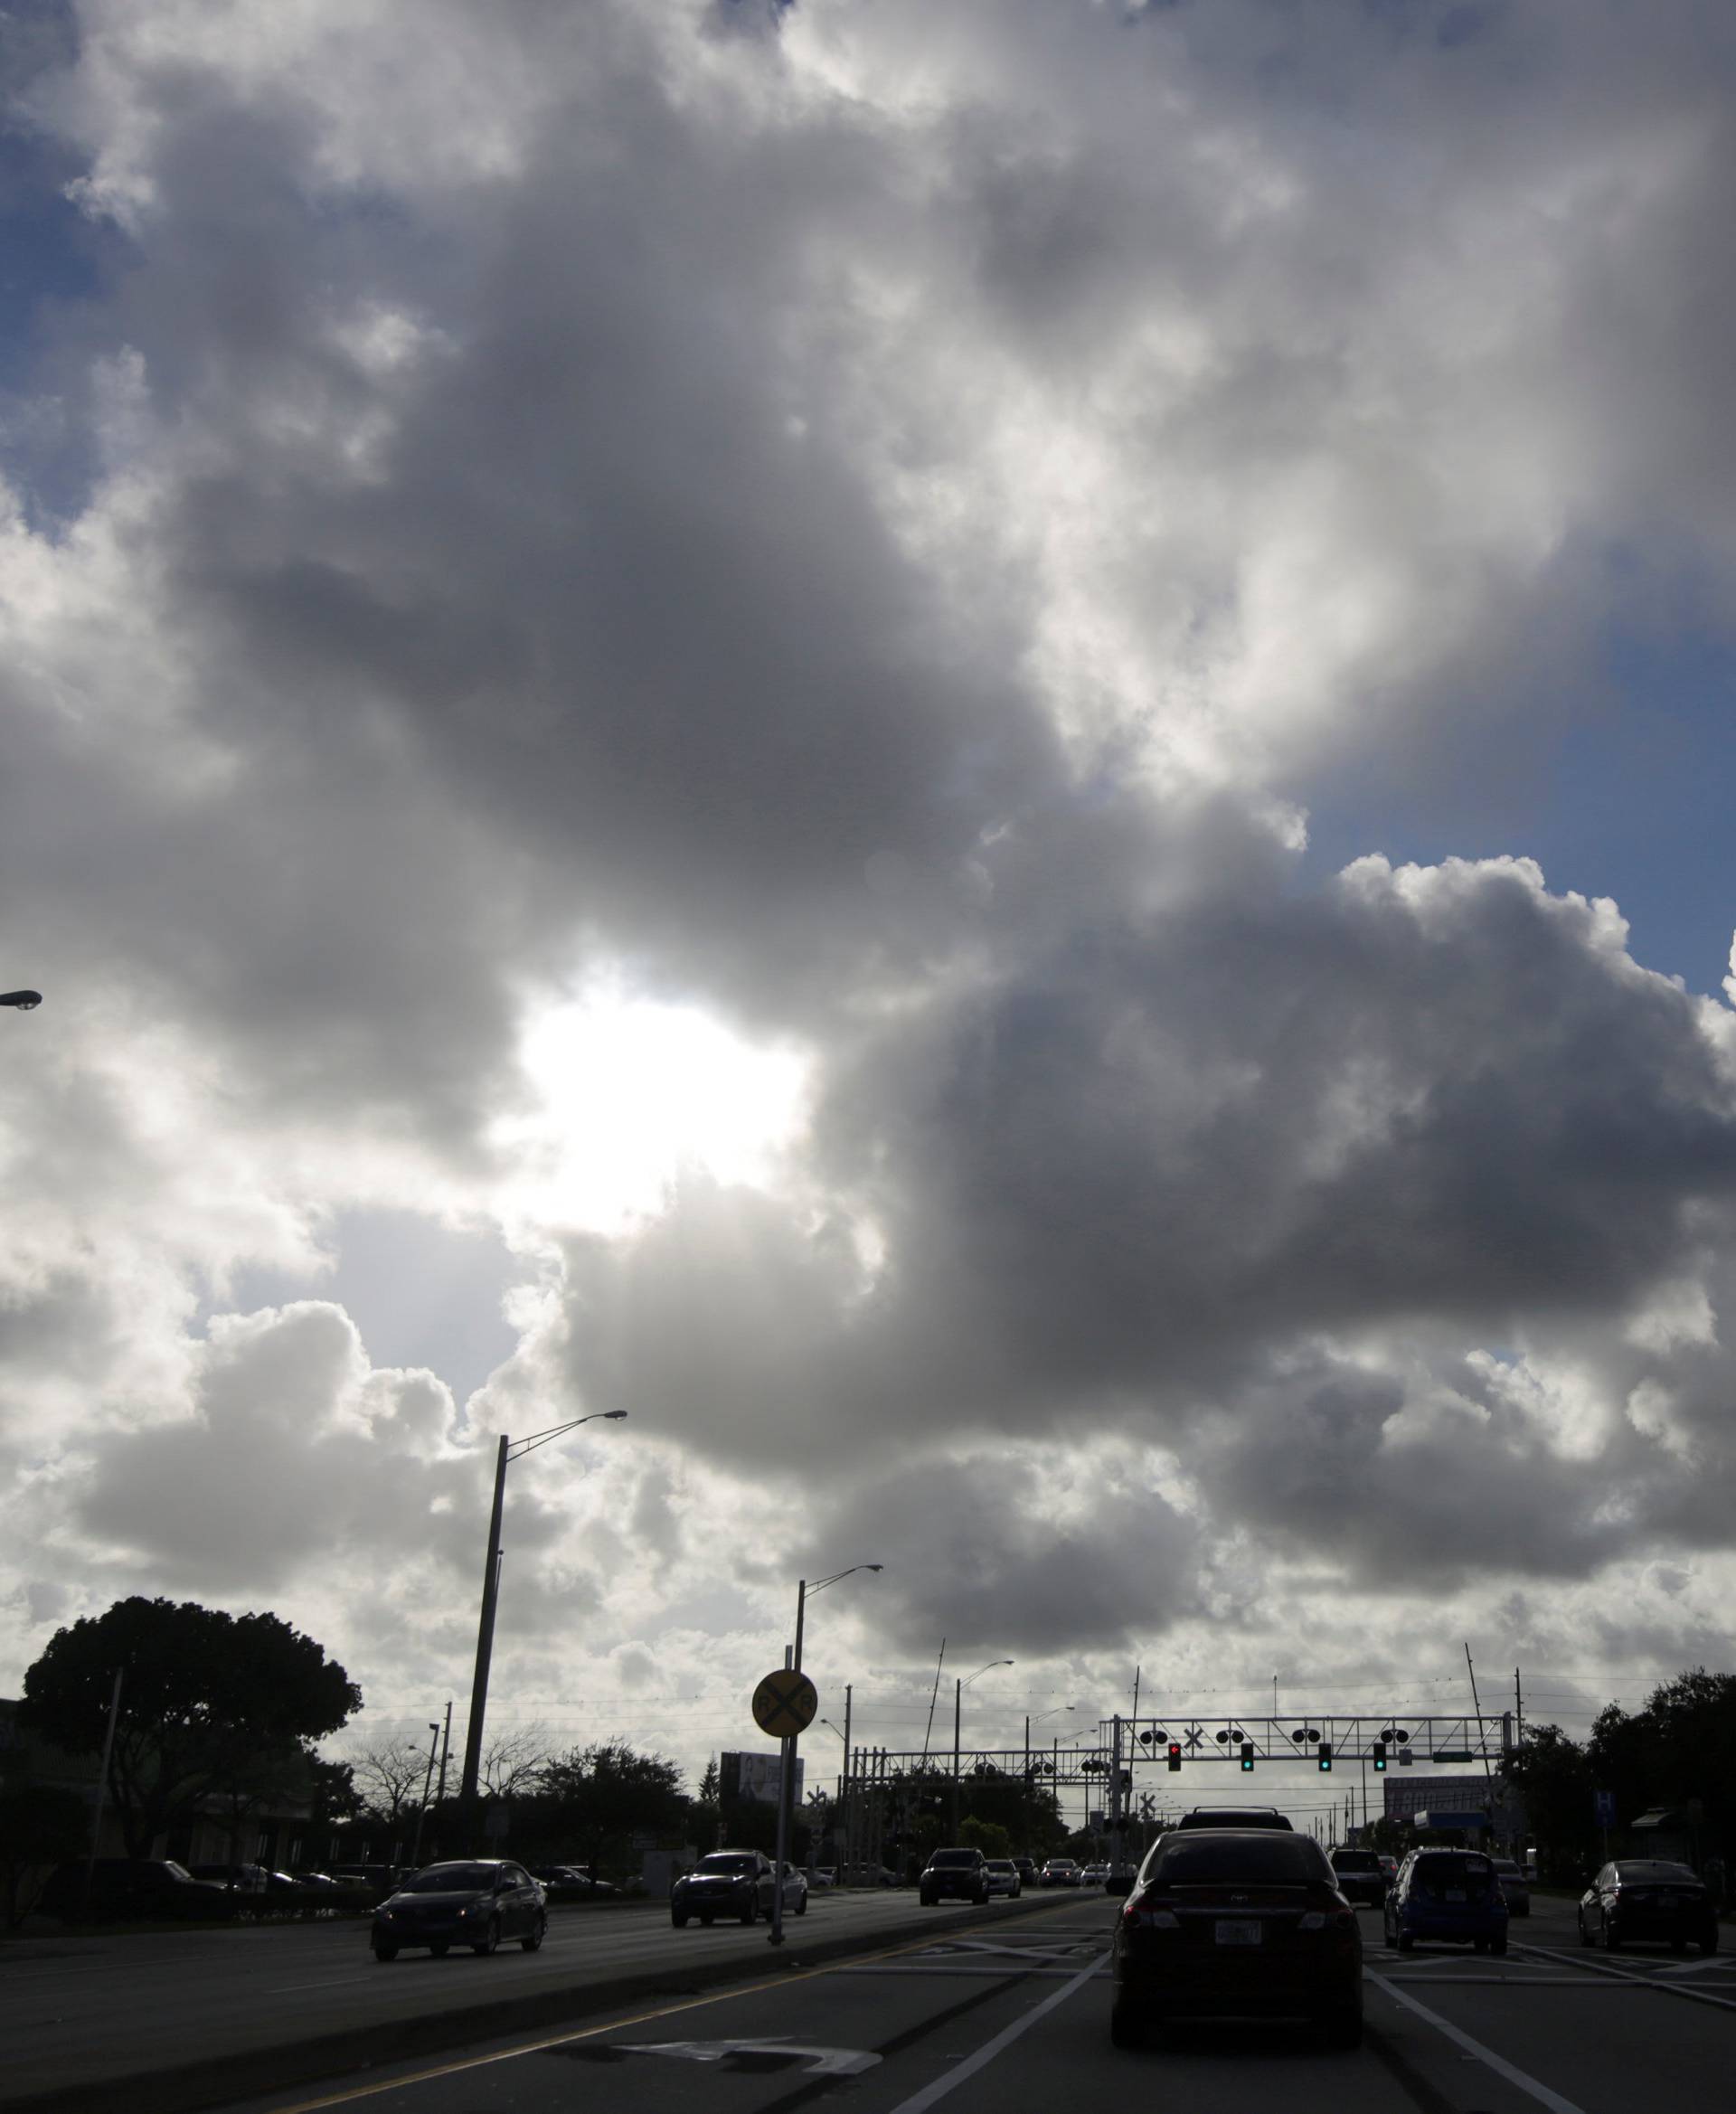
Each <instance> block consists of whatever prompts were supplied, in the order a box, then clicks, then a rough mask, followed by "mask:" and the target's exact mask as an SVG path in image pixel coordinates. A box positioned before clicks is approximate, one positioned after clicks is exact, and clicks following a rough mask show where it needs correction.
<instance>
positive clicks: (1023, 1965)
mask: <svg viewBox="0 0 1736 2114" xmlns="http://www.w3.org/2000/svg"><path fill="white" fill-rule="evenodd" d="M1117 1907H1118V1904H1116V1903H1113V1902H1108V1901H1106V1900H1105V1899H1104V1898H1103V1897H1102V1896H1101V1895H1100V1894H1093V1895H1086V1896H1076V1895H1044V1896H1040V1897H1037V1898H1036V1899H1034V1900H1033V1899H1032V1898H1031V1897H1029V1896H1027V1897H1026V1899H1025V1900H1024V1902H1019V1903H1005V1904H997V1905H996V1906H995V1907H992V1908H990V1909H987V1910H977V1911H968V1912H967V1911H930V1912H929V1915H928V1916H927V1917H926V1918H925V1917H922V1916H921V1915H920V1912H919V1913H917V1914H915V1915H913V1914H912V1905H911V1902H910V1897H909V1896H908V1895H902V1896H888V1897H881V1898H875V1897H871V1896H850V1897H835V1898H832V1899H829V1900H828V1899H824V1898H822V1899H821V1900H819V1901H817V1902H816V1904H815V1908H814V1911H813V1912H812V1913H811V1914H810V1915H809V1916H808V1917H807V1918H806V1919H805V1920H804V1921H803V1923H802V1924H801V1925H799V1926H792V1929H791V1939H792V1942H791V1943H790V1944H789V1945H788V1947H787V1948H786V1949H785V1951H784V1952H783V1953H782V1954H774V1953H773V1952H772V1951H771V1950H770V1949H769V1948H768V1947H767V1945H766V1943H765V1940H764V1933H763V1931H761V1930H741V1929H740V1928H739V1927H731V1928H729V1929H727V1930H726V1929H722V1928H719V1929H717V1930H711V1931H700V1930H693V1929H689V1930H685V1931H673V1930H670V1928H669V1925H668V1922H667V1918H666V1914H665V1913H660V1912H658V1911H654V1910H650V1909H646V1910H643V1911H617V1912H614V1913H610V1914H608V1915H596V1916H587V1915H574V1916H571V1917H566V1918H562V1919H560V1920H558V1921H557V1922H556V1924H555V1926H554V1930H553V1932H552V1938H551V1942H550V1944H549V1945H548V1946H547V1947H546V1948H545V1949H544V1950H543V1951H542V1953H540V1954H537V1955H535V1956H533V1957H529V1956H524V1955H521V1954H519V1953H516V1952H514V1953H509V1954H502V1955H499V1956H497V1957H496V1958H495V1959H492V1960H478V1959H475V1958H471V1957H470V1956H467V1955H454V1956H451V1957H450V1958H447V1959H445V1960H439V1961H436V1960H431V1959H427V1958H421V1957H420V1956H406V1957H405V1958H402V1959H401V1960H399V1961H398V1962H396V1963H394V1965H393V1966H392V1968H379V1967H376V1965H375V1964H374V1962H373V1960H372V1959H371V1958H368V1957H367V1955H366V1954H365V1952H362V1953H361V1954H360V1957H359V1958H358V1957H356V1955H357V1953H358V1950H359V1948H360V1946H361V1943H362V1940H361V1939H360V1937H359V1935H358V1933H357V1932H356V1931H354V1930H341V1929H339V1930H333V1929H326V1930H319V1929H315V1930H295V1931H259V1932H224V1933H212V1934H209V1935H208V1936H205V1937H202V1938H198V1939H195V1938H194V1937H193V1936H192V1935H189V1936H187V1937H184V1938H180V1939H166V1940H165V1941H163V1942H164V1944H165V1946H166V1947H168V1948H169V1949H175V1950H177V1951H178V1952H179V1965H178V1968H177V1967H176V1966H175V1964H174V1963H171V1962H169V1961H167V1960H166V1959H165V1961H164V1962H163V1964H162V1965H161V1966H160V1967H154V1966H152V1965H151V1964H150V1949H151V1945H152V1943H153V1941H150V1940H145V1939H124V1940H115V1941H109V1944H108V1946H107V1948H106V1949H99V1950H93V1951H91V1952H89V1953H87V1954H85V1955H84V1956H83V1957H80V1954H79V1951H78V1949H77V1947H76V1945H73V1946H70V1947H69V1949H68V1952H67V1954H66V1955H65V1956H64V1957H62V1958H59V1959H55V1958H47V1957H40V1956H39V1957H38V1958H34V1959H29V1958H18V1959H14V1960H12V1961H8V1962H7V1963H6V1965H5V1968H0V1988H3V1990H4V1995H3V1996H0V2038H3V2039H4V2043H5V2046H6V2047H7V2049H8V2058H7V2060H6V2062H5V2063H4V2064H0V2103H4V2101H5V2100H6V2099H12V2100H23V2099H24V2097H26V2096H29V2097H32V2098H33V2097H35V2096H36V2095H38V2094H40V2093H41V2092H42V2090H45V2089H46V2088H48V2087H49V2086H51V2085H58V2086H61V2087H62V2088H71V2090H72V2091H73V2092H74V2093H76V2098H72V2097H69V2099H68V2100H67V2102H66V2103H67V2104H68V2105H69V2106H71V2105H73V2104H77V2105H78V2106H79V2107H80V2109H85V2110H88V2114H106V2109H109V2108H110V2107H112V2108H114V2109H117V2114H118V2109H121V2108H123V2107H125V2108H127V2109H138V2108H141V2107H148V2106H152V2105H162V2106H165V2107H166V2106H169V2105H171V2104H177V2103H178V2104H180V2105H183V2106H188V2105H192V2104H194V2103H199V2104H203V2105H207V2106H209V2105H213V2104H221V2105H222V2106H224V2107H226V2108H228V2109H231V2110H232V2114H291V2109H296V2110H309V2114H310V2110H311V2109H314V2108H320V2109H329V2108H336V2107H354V2108H355V2109H357V2114H507V2110H509V2109H510V2110H517V2109H536V2110H537V2114H543V2110H544V2109H556V2108H561V2107H564V2106H568V2105H572V2104H579V2103H582V2104H583V2105H584V2107H585V2108H586V2109H587V2114H794V2109H797V2108H800V2107H804V2106H806V2105H807V2103H808V2102H809V2101H811V2100H819V2099H821V2098H823V2097H830V2096H834V2095H842V2096H843V2097H844V2098H846V2099H847V2100H848V2101H849V2103H850V2106H851V2109H852V2114H927V2110H928V2109H930V2108H935V2107H939V2106H940V2105H941V2104H942V2102H944V2103H945V2105H946V2108H947V2114H1038V2110H1039V2109H1041V2110H1042V2114H1053V2109H1056V2108H1058V2107H1061V2108H1071V2107H1075V2106H1089V2105H1090V2104H1092V2103H1094V2102H1096V2101H1098V2100H1101V2102H1102V2103H1103V2104H1105V2105H1106V2106H1109V2105H1112V2104H1114V2103H1116V2102H1117V2101H1118V2100H1121V2099H1123V2098H1124V2097H1125V2096H1126V2095H1127V2094H1129V2093H1131V2094H1134V2095H1137V2096H1138V2097H1139V2098H1141V2099H1142V2100H1154V2101H1155V2100H1162V2101H1163V2102H1164V2103H1165V2104H1172V2103H1175V2104H1194V2105H1209V2106H1212V2107H1214V2108H1222V2109H1233V2110H1235V2114H1241V2110H1242V2109H1265V2108H1270V2109H1272V2114H1316V2110H1317V2114H1327V2110H1328V2109H1330V2110H1331V2114H1537V2109H1550V2110H1551V2114H1634V2110H1635V2109H1654V2108H1656V2109H1668V2110H1669V2114H1702V2110H1704V2114H1712V2110H1713V2109H1717V2110H1719V2114H1722V2109H1726V2108H1728V2107H1729V2106H1730V2105H1731V2103H1732V2099H1733V2098H1736V1955H1731V1954H1728V1953H1720V1954H1718V1955H1716V1956H1714V1957H1713V1958H1710V1959H1703V1958H1701V1957H1700V1956H1699V1955H1698V1954H1693V1955H1690V1956H1688V1957H1686V1958H1682V1957H1678V1956H1675V1955H1672V1954H1671V1953H1669V1952H1667V1951H1647V1952H1635V1951H1632V1950H1628V1951H1624V1952H1622V1953H1620V1954H1618V1955H1616V1956H1613V1957H1611V1956H1609V1955H1606V1954H1604V1953H1602V1952H1587V1951H1584V1950H1582V1949H1580V1946H1579V1944H1578V1941H1577V1939H1576V1937H1575V1934H1574V1930H1573V1924H1572V1915H1571V1909H1570V1908H1568V1907H1567V1906H1566V1905H1565V1904H1563V1903H1560V1902H1550V1901H1548V1900H1547V1899H1544V1900H1542V1901H1540V1902H1538V1904H1537V1908H1536V1912H1535V1913H1534V1914H1533V1916H1532V1917H1531V1918H1530V1919H1529V1921H1520V1922H1515V1924H1514V1935H1513V1942H1512V1947H1511V1949H1510V1951H1509V1952H1508V1954H1507V1956H1506V1958H1504V1959H1495V1958H1484V1957H1478V1956H1475V1955H1472V1954H1469V1953H1467V1952H1463V1951H1459V1950H1449V1949H1440V1950H1429V1949H1420V1950H1419V1951H1417V1952H1413V1953H1408V1954H1406V1955H1404V1956H1402V1957H1401V1956H1399V1955H1398V1954H1396V1953H1389V1952H1388V1951H1387V1950H1386V1949H1385V1948H1384V1946H1383V1945H1382V1942H1381V1935H1380V1919H1379V1917H1378V1916H1377V1915H1375V1914H1373V1912H1372V1911H1371V1912H1367V1913H1364V1915H1363V1919H1362V1922H1363V1939H1364V1944H1365V1948H1366V1953H1365V1977H1366V2002H1367V2029H1368V2030H1367V2034H1366V2038H1365V2040H1364V2043H1363V2047H1362V2048H1361V2049H1360V2050H1358V2051H1357V2052H1355V2053H1350V2054H1344V2053H1329V2052H1327V2051H1326V2050H1325V2049H1323V2048H1322V2047H1320V2046H1319V2045H1318V2044H1317V2043H1316V2041H1315V2040H1314V2038H1313V2037H1312V2036H1311V2035H1309V2034H1307V2033H1306V2032H1304V2031H1302V2030H1301V2029H1299V2028H1291V2027H1286V2026H1274V2027H1267V2028H1251V2027H1245V2026H1244V2027H1212V2026H1203V2027H1199V2028H1196V2029H1193V2030H1187V2031H1181V2032H1176V2033H1172V2034H1170V2035H1168V2036H1167V2037H1166V2038H1165V2042H1164V2043H1163V2044H1162V2045H1161V2046H1159V2047H1156V2048H1152V2049H1146V2050H1140V2051H1137V2052H1125V2051H1118V2050H1115V2049H1112V2048H1111V2047H1110V2046H1109V2032H1108V2011H1109V1982H1108V1974H1107V1947H1108V1940H1109V1930H1110V1927H1111V1923H1112V1920H1113V1917H1114V1915H1115V1913H1116V1911H1117ZM1726 1935H1729V1933H1728V1932H1727V1934H1726ZM91 1942H92V1943H93V1944H94V1945H100V1941H91ZM834 1948H838V1949H842V1957H831V1958H826V1954H827V1952H828V1951H831V1950H832V1949H834ZM712 1974H721V1975H730V1976H733V1977H734V1978H733V1979H732V1980H731V1981H729V1982H728V1983H727V1984H725V1985H723V1986H721V1987H705V1986H704V1977H706V1976H707V1975H712ZM636 1976H637V1977H639V1978H640V1987H639V1988H638V1990H637V1994H632V1995H628V1994H626V1989H627V1984H628V1983H629V1982H630V1981H632V1979H633V1977H636ZM273 1977H275V1979H274V1978H273ZM611 1977H613V1980H612V1981H611ZM610 1988H614V1989H616V1990H618V1991H619V1992H621V1994H620V1995H619V1996H618V2000H615V2001H612V2002H607V2003H606V2007H604V2008H599V2000H606V1999H607V1997H608V1992H609V1989H610ZM479 1994H480V1996H481V1999H482V2001H483V2002H484V2003H485V2004H486V2003H490V2002H495V2001H497V2000H498V1999H500V1998H503V1997H509V1996H510V1997H511V1998H512V1999H513V2000H514V2001H516V2000H517V1999H518V1998H519V1997H521V1996H537V1997H538V1998H539V2000H542V1999H544V1998H545V1999H546V2000H547V2003H548V2005H549V2008H550V2015H549V2017H548V2018H547V2019H546V2020H544V2021H542V2022H541V2023H538V2024H529V2023H526V2022H525V2020H524V2019H523V2018H522V2017H516V2018H509V2017H506V2016H505V2015H500V2014H496V2013H490V2012H489V2011H488V2010H486V2009H468V2010H467V2007H471V2006H473V2005H476V2003H477V2000H478V1996H479ZM57 2005H61V2006H64V2009H63V2010H62V2011H60V2012H56V2010H55V2007H56V2006H57ZM563 2006H567V2007H570V2009H571V2016H569V2017H565V2018H562V2017H560V2016H558V2015H557V2014H558V2013H559V2012H560V2011H561V2009H562V2008H563ZM466 2014H467V2015H466ZM430 2016H438V2017H439V2019H440V2020H442V2021H444V2022H445V2028H446V2030H445V2031H444V2033H443V2034H442V2035H441V2037H442V2038H443V2039H444V2040H445V2042H446V2043H447V2044H446V2045H445V2046H444V2047H443V2048H441V2049H440V2050H439V2052H432V2051H431V2050H430V2052H428V2053H420V2054H410V2055H408V2056H404V2057H402V2058H401V2059H399V2060H395V2061H394V2060H392V2058H391V2056H390V2053H389V2051H390V2049H391V2046H392V2034H393V2033H394V2032H396V2031H400V2030H402V2029H403V2028H404V2026H405V2022H414V2021H415V2020H416V2019H418V2018H422V2019H427V2018H429V2017H430ZM344 2032H351V2033H359V2034H360V2035H361V2036H362V2041H361V2043H360V2044H359V2045H358V2046H357V2047H355V2048H352V2049H351V2050H350V2052H349V2053H341V2052H337V2047H338V2044H337V2040H336V2039H335V2036H337V2035H341V2034H342V2033H344ZM370 2039H371V2041H372V2044H371V2045H369V2044H368V2043H369V2042H370ZM189 2041H190V2043H191V2045H192V2046H193V2047H194V2048H196V2049H199V2050H201V2051H203V2052H205V2053H235V2052H237V2051H241V2052H242V2056H241V2059H242V2061H243V2062H244V2063H245V2070H244V2072H237V2073H231V2082H230V2083H229V2084H228V2086H227V2087H225V2088H224V2091H223V2094H222V2096H219V2097H213V2090H212V2088H213V2082H214V2080H215V2078H216V2076H217V2074H218V2073H216V2072H212V2073H211V2075H210V2076H208V2077H207V2078H206V2080H205V2081H204V2084H203V2087H201V2086H200V2085H199V2084H198V2082H197V2081H187V2080H186V2077H185V2073H184V2072H183V2083H182V2084H181V2085H179V2086H177V2087H175V2090H172V2091H170V2092H168V2093H167V2094H166V2096H165V2095H160V2094H153V2093H152V2092H151V2091H150V2090H148V2089H146V2090H143V2091H141V2090H140V2089H139V2087H138V2086H137V2083H135V2084H132V2085H128V2086H127V2087H124V2088H123V2087H122V2086H121V2085H120V2084H119V2083H118V2079H119V2078H120V2077H121V2076H122V2075H123V2074H125V2069H126V2066H127V2064H128V2063H129V2062H130V2065H131V2068H132V2070H133V2072H134V2073H135V2076H137V2072H139V2071H140V2070H142V2069H146V2068H148V2067H149V2064H150V2063H151V2062H156V2063H161V2064H164V2065H165V2066H166V2065H168V2064H169V2063H170V2062H172V2060H173V2059H174V2058H175V2057H177V2056H178V2055H183V2054H184V2053H186V2052H187V2048H188V2045H189ZM316 2044H324V2045H327V2046H330V2047H332V2048H333V2049H334V2051H335V2053H334V2054H333V2056H332V2058H331V2059H330V2060H329V2061H328V2062H325V2063H324V2064H323V2065H321V2066H320V2067H322V2068H323V2069H324V2070H325V2072H326V2074H325V2076H324V2078H323V2079H322V2081H319V2082H318V2083H309V2082H307V2081H306V2077H305V2072H306V2065H305V2064H304V2065H303V2076H304V2081H301V2082H298V2083H297V2084H295V2085H293V2086H290V2085H287V2084H285V2082H284V2076H285V2073H284V2072H281V2071H275V2072H274V2066H275V2065H276V2064H278V2063H280V2062H283V2061H286V2060H288V2052H289V2051H290V2049H291V2048H292V2046H297V2045H298V2046H299V2047H301V2048H302V2049H304V2050H305V2049H306V2048H307V2047H309V2046H313V2045H316ZM274 2048H276V2049H277V2050H278V2053H276V2054H274V2053H272V2052H271V2051H272V2050H273V2049H274ZM248 2050H250V2051H251V2052H252V2053H245V2052H246V2051H248ZM367 2057H371V2058H372V2060H365V2066H364V2059H365V2058H367ZM75 2073H76V2074H75ZM279 2087H280V2088H281V2089H274V2088H279ZM177 2094H178V2098H177Z"/></svg>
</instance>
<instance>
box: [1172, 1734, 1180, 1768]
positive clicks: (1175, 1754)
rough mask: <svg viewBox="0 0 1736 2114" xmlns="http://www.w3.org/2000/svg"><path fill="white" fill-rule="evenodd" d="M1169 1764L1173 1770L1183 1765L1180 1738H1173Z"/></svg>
mask: <svg viewBox="0 0 1736 2114" xmlns="http://www.w3.org/2000/svg"><path fill="white" fill-rule="evenodd" d="M1169 1766H1170V1768H1171V1769H1173V1770H1175V1769H1180V1768H1181V1766H1182V1743H1181V1741H1179V1740H1172V1741H1170V1743H1169Z"/></svg>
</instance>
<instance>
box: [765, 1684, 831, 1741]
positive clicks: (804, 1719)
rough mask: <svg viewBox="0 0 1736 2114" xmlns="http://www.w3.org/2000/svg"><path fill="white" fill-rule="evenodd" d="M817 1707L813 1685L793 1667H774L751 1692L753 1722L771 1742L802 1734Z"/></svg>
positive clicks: (794, 1737)
mask: <svg viewBox="0 0 1736 2114" xmlns="http://www.w3.org/2000/svg"><path fill="white" fill-rule="evenodd" d="M819 1707H820V1699H819V1695H818V1693H817V1692H816V1689H815V1686H814V1684H813V1683H812V1682H811V1681H810V1680H809V1679H808V1677H807V1675H806V1674H798V1673H797V1671H796V1669H795V1668H794V1667H793V1666H775V1667H774V1668H773V1669H772V1671H771V1672H770V1673H769V1674H768V1675H766V1677H765V1679H764V1680H763V1681H762V1682H761V1683H760V1685H759V1687H758V1688H756V1689H755V1690H754V1692H753V1722H754V1723H755V1724H756V1725H758V1726H759V1728H760V1731H761V1732H763V1733H765V1734H766V1736H767V1738H768V1739H771V1740H794V1739H796V1738H797V1735H798V1734H800V1733H803V1732H807V1728H808V1727H809V1726H810V1725H811V1724H812V1723H813V1722H814V1713H815V1712H816V1710H818V1709H819Z"/></svg>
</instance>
